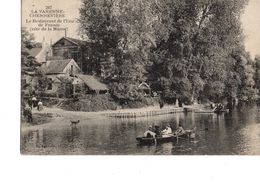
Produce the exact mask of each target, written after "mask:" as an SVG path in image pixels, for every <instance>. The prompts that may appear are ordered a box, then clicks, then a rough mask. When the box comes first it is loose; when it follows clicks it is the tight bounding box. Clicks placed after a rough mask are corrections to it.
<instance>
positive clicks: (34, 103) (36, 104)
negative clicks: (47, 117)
mask: <svg viewBox="0 0 260 184" xmlns="http://www.w3.org/2000/svg"><path fill="white" fill-rule="evenodd" d="M28 105H29V107H30V108H31V109H32V108H35V107H37V110H38V111H41V110H42V109H43V104H42V101H41V100H40V99H39V100H38V99H37V98H36V97H35V96H32V98H29V99H28Z"/></svg>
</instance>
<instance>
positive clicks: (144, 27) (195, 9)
mask: <svg viewBox="0 0 260 184" xmlns="http://www.w3.org/2000/svg"><path fill="white" fill-rule="evenodd" d="M246 5H247V0H229V1H223V0H175V1H172V0H161V1H158V0H155V1H150V0H118V1H115V0H83V1H82V6H81V8H80V19H79V21H80V30H81V35H82V37H83V38H86V39H89V40H90V42H91V45H92V46H91V47H92V49H91V52H92V55H91V56H90V63H91V65H92V67H90V68H92V69H93V70H94V72H95V73H96V74H97V75H100V76H101V77H102V79H103V80H104V81H105V82H107V83H109V84H110V87H111V88H112V94H113V95H114V96H116V97H117V98H118V99H125V100H131V101H134V100H139V99H141V98H142V95H141V93H140V91H138V88H137V86H138V84H140V83H141V82H144V81H146V82H147V83H149V84H151V87H152V90H154V91H161V92H162V96H163V97H164V98H165V99H166V98H179V99H182V100H183V101H184V100H187V101H194V100H195V99H203V98H206V99H210V100H213V101H219V100H220V99H222V98H230V97H231V98H236V97H238V98H240V99H248V100H249V99H253V98H254V96H255V94H254V93H255V92H254V91H255V90H254V86H255V85H254V80H253V79H254V76H255V73H254V70H253V67H254V65H253V62H252V60H251V59H250V57H249V55H248V54H247V53H246V52H245V49H244V46H243V34H242V29H241V23H240V15H241V13H242V12H243V10H244V7H245V6H246Z"/></svg>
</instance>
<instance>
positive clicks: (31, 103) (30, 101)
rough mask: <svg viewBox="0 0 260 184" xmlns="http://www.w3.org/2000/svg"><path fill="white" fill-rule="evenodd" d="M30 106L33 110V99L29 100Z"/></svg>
mask: <svg viewBox="0 0 260 184" xmlns="http://www.w3.org/2000/svg"><path fill="white" fill-rule="evenodd" d="M28 105H29V107H30V108H31V109H32V106H33V102H32V99H31V98H29V99H28Z"/></svg>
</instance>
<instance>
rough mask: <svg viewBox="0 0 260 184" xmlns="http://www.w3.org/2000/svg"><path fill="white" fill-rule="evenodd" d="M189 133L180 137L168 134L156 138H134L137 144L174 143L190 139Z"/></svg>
mask: <svg viewBox="0 0 260 184" xmlns="http://www.w3.org/2000/svg"><path fill="white" fill-rule="evenodd" d="M190 134H191V133H190V132H187V133H184V134H182V135H177V134H169V135H168V136H157V137H136V140H137V142H138V143H139V144H157V143H166V142H172V141H176V140H177V139H179V138H180V139H181V138H186V139H188V138H189V137H190Z"/></svg>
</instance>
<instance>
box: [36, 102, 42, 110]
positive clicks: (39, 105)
mask: <svg viewBox="0 0 260 184" xmlns="http://www.w3.org/2000/svg"><path fill="white" fill-rule="evenodd" d="M42 109H43V104H42V102H41V100H39V102H38V104H37V110H38V111H41V110H42Z"/></svg>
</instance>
